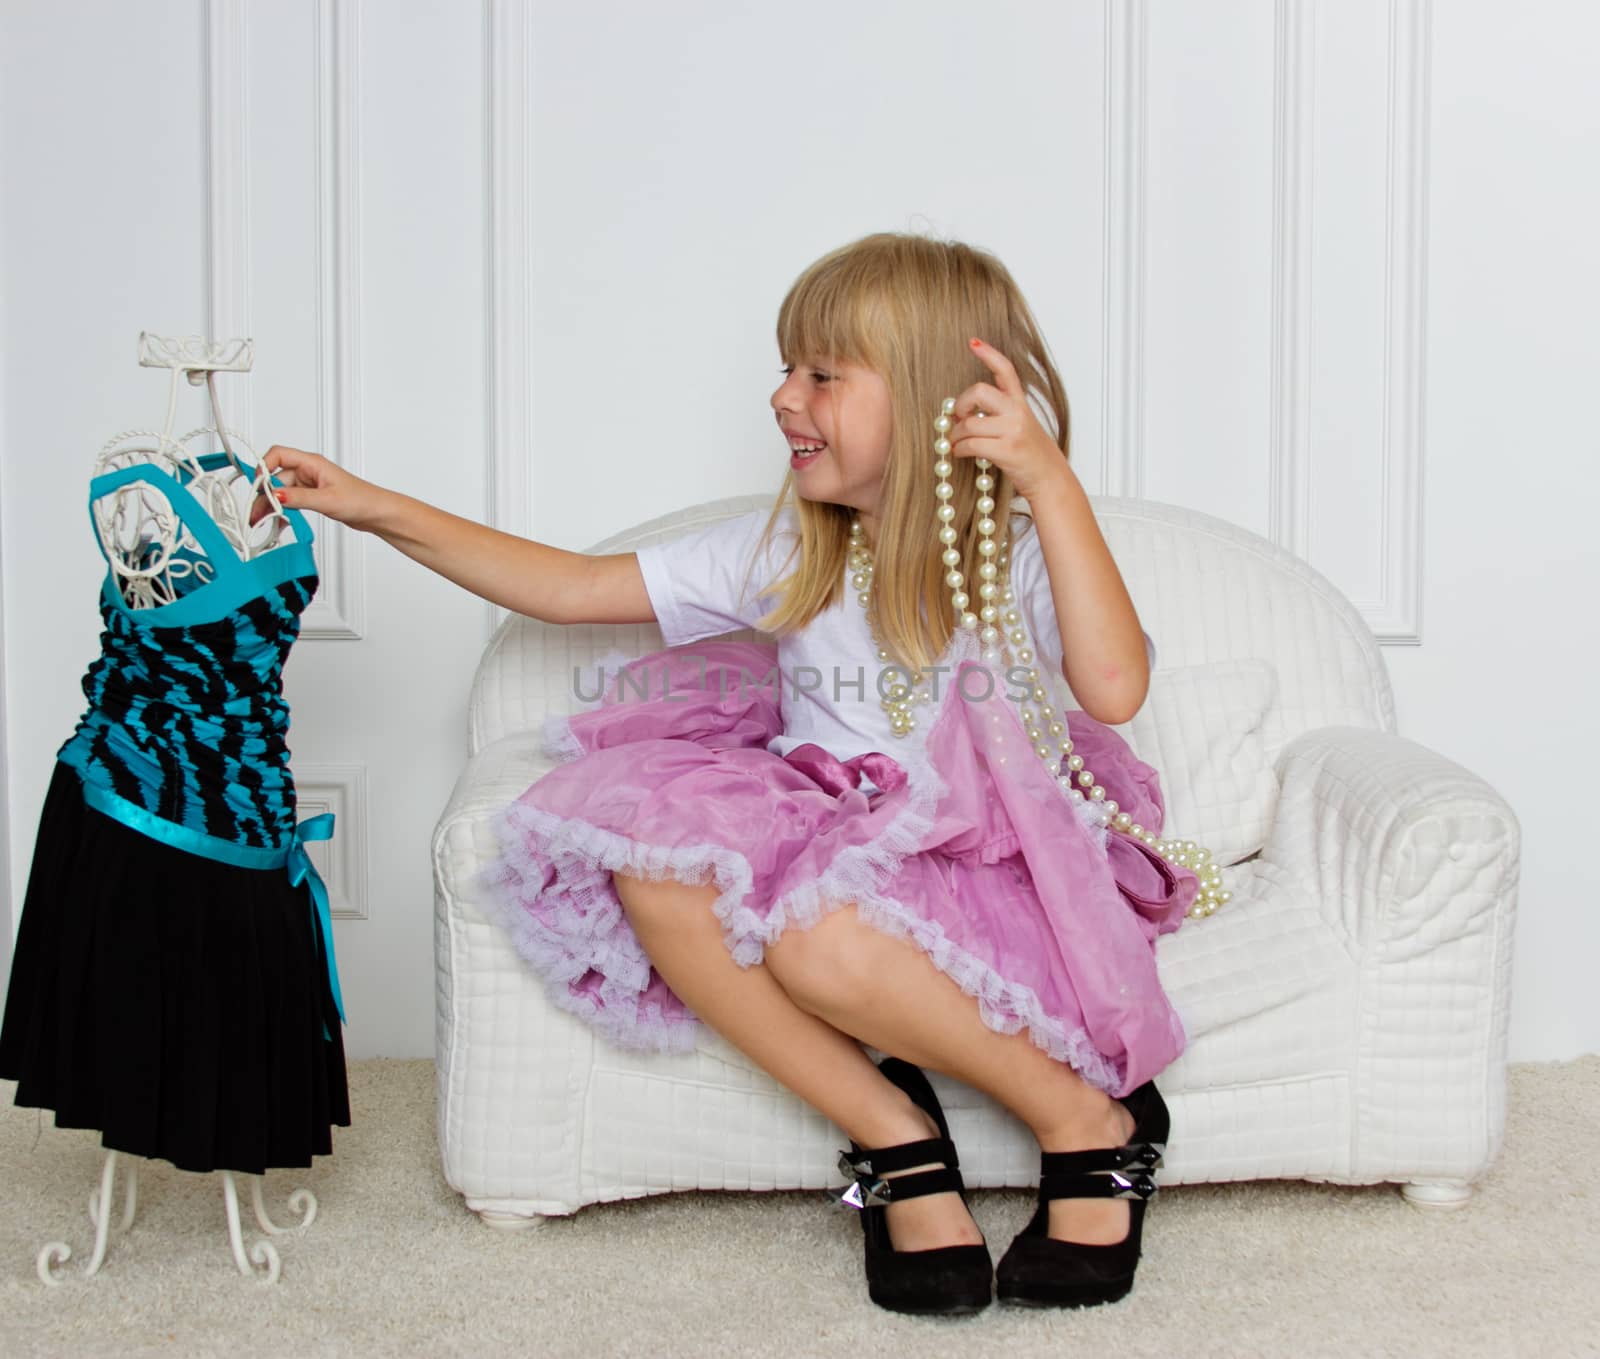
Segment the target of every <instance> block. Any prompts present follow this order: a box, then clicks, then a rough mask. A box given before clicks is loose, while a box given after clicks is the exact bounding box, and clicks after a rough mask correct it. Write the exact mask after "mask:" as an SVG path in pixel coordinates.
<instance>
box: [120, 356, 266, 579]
mask: <svg viewBox="0 0 1600 1359" xmlns="http://www.w3.org/2000/svg"><path fill="white" fill-rule="evenodd" d="M139 338H140V345H141V353H140V363H141V364H144V365H145V366H152V367H153V366H159V367H169V368H170V369H171V372H172V381H171V384H170V386H169V388H168V394H167V414H166V421H165V424H164V426H163V428H162V429H160V430H154V429H132V430H124V431H123V432H122V433H120V434H117V435H114V436H113V437H112V438H111V439H110V440H109V441H108V442H107V443H106V444H105V446H104V447H103V448H101V450H100V452H99V454H98V455H97V456H96V458H95V462H94V470H93V475H94V476H96V477H99V476H103V475H105V474H106V473H109V472H117V471H121V470H122V469H123V468H127V467H134V466H155V467H157V468H159V469H160V470H162V471H165V472H168V473H170V474H172V475H173V476H174V477H175V478H176V479H177V480H178V481H179V482H180V483H182V484H183V485H184V488H185V491H186V492H187V494H188V495H190V496H191V497H193V499H194V501H195V502H196V503H197V504H198V506H199V508H200V510H201V511H202V512H203V513H204V514H205V515H206V517H207V518H208V519H210V520H211V522H212V523H214V524H215V525H216V526H217V528H218V529H219V530H221V532H222V536H223V537H224V538H225V539H226V540H227V541H228V543H229V545H230V546H231V547H232V548H233V550H234V551H235V552H236V553H237V554H238V556H239V559H240V560H241V561H250V560H252V559H253V558H255V557H259V556H260V555H261V554H262V553H263V552H269V551H271V550H272V549H273V548H274V547H277V546H279V545H280V543H283V542H286V541H292V535H293V530H292V528H291V527H290V525H289V519H288V515H287V514H286V512H285V511H284V509H283V507H282V506H281V505H279V504H278V502H277V500H276V499H275V498H274V497H273V496H272V495H271V494H270V493H269V488H270V486H271V478H270V475H269V474H268V472H267V470H266V468H264V467H263V466H262V465H261V460H260V458H259V457H258V456H257V455H256V451H255V448H254V447H253V446H252V445H251V443H250V441H249V440H248V439H247V438H246V437H245V436H244V435H243V434H242V433H240V432H239V431H238V430H235V429H230V428H228V426H227V423H226V422H225V420H224V419H223V416H222V405H221V402H220V400H219V399H218V396H217V386H216V374H217V371H218V370H219V369H221V370H223V371H234V372H243V371H247V370H248V369H249V367H250V364H251V362H252V355H251V352H250V349H249V346H250V341H248V340H246V341H229V342H225V343H224V344H219V345H207V344H206V343H205V342H204V341H199V340H197V339H195V338H191V339H190V340H188V341H184V342H174V341H170V340H165V339H164V338H163V337H160V336H150V335H149V334H148V333H146V334H141V335H140V337H139ZM199 346H203V348H200V347H199ZM239 346H244V347H245V348H243V349H242V350H241V349H240V348H238V347H239ZM152 356H154V357H152ZM180 376H187V377H188V379H189V381H190V382H191V383H192V384H194V385H199V384H200V383H202V382H203V383H204V384H205V385H206V390H207V393H208V395H209V397H210V399H211V411H212V416H213V423H212V424H211V425H203V426H201V427H199V428H198V429H192V430H190V431H189V432H188V433H187V434H185V435H183V436H182V438H181V439H174V438H173V437H172V426H173V421H174V418H175V417H176V414H177V405H178V380H179V377H180ZM197 439H204V440H205V444H204V445H202V446H201V447H200V448H199V449H196V448H194V447H191V445H192V444H193V443H194V441H195V440H197ZM146 440H147V441H149V442H145V441H146ZM213 441H215V443H220V444H221V445H222V451H223V453H224V455H225V457H226V461H225V462H224V463H223V464H222V466H220V467H217V468H214V469H211V470H209V471H208V470H207V469H206V468H205V467H204V465H203V464H202V462H201V456H202V454H209V453H210V452H212V451H213V448H214V442H213ZM235 445H238V446H241V447H243V448H244V449H245V450H247V451H248V453H249V455H250V457H249V460H250V463H251V464H253V465H254V470H253V471H252V470H251V468H250V466H247V465H246V463H245V462H244V461H243V460H242V459H241V458H240V456H239V453H238V452H237V450H236V447H235ZM258 502H259V503H262V504H264V505H265V506H266V507H267V513H266V514H264V515H263V516H262V518H261V519H260V520H259V521H258V522H257V523H256V524H254V525H252V524H251V523H250V512H251V508H252V506H253V505H255V504H256V503H258ZM93 516H94V524H95V531H96V532H97V533H98V534H99V537H100V542H101V546H102V547H103V548H104V549H105V554H106V560H107V562H108V563H109V564H110V567H111V571H112V574H113V575H114V576H115V577H116V580H117V586H118V589H119V590H120V592H121V594H122V598H123V601H124V602H125V603H126V604H127V605H128V607H129V608H134V609H149V608H159V607H160V606H161V605H163V604H170V603H172V602H173V601H174V600H176V599H177V598H178V597H179V596H180V595H181V594H183V593H184V592H185V591H186V590H187V589H190V588H193V587H194V586H195V585H198V584H205V583H206V582H207V581H209V580H211V579H213V578H214V577H215V574H216V567H215V565H214V564H213V563H212V562H210V561H209V559H208V558H207V556H206V552H205V549H204V548H203V547H202V546H201V545H200V543H199V542H198V541H196V539H195V537H194V535H193V534H192V533H191V532H190V531H189V529H188V527H187V526H186V525H185V524H184V522H183V520H182V519H181V518H180V517H179V515H178V512H177V510H176V509H175V507H174V506H173V504H172V502H171V500H170V499H169V498H168V496H167V494H166V492H164V491H163V490H162V489H161V488H160V487H158V486H155V485H153V484H151V483H149V482H140V481H133V482H129V483H127V484H126V485H124V486H121V487H118V488H117V489H116V490H114V491H110V492H108V493H107V494H105V495H103V496H101V497H99V498H98V499H97V500H95V502H94V504H93ZM286 529H288V530H289V535H290V536H289V537H288V538H285V536H284V531H285V530H286Z"/></svg>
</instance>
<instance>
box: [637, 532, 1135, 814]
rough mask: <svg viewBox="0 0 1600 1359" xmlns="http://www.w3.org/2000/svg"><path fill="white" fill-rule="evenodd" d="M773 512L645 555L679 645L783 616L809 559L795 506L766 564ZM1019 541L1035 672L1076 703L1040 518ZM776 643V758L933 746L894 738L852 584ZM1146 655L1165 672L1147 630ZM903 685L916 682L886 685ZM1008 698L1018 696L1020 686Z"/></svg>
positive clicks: (920, 731) (1020, 602)
mask: <svg viewBox="0 0 1600 1359" xmlns="http://www.w3.org/2000/svg"><path fill="white" fill-rule="evenodd" d="M768 513H769V511H767V510H764V509H758V510H752V511H750V512H749V513H747V514H742V515H736V516H734V517H731V518H728V519H722V520H719V521H718V522H716V523H714V524H708V525H707V526H705V527H704V528H701V529H697V530H694V531H693V532H690V533H686V534H683V535H682V536H680V537H678V538H675V539H673V540H672V541H670V542H665V543H656V544H652V545H650V546H648V547H642V548H640V549H639V550H638V553H637V557H638V561H639V570H640V572H641V573H642V574H643V576H644V583H645V590H646V592H647V593H648V594H649V596H650V603H651V607H652V608H653V609H654V610H655V615H656V621H657V622H658V623H659V625H660V627H661V635H662V638H663V640H664V641H665V642H666V644H667V645H668V646H684V645H687V644H689V643H691V642H698V641H703V640H704V639H706V638H709V637H720V636H721V635H722V634H724V633H727V632H732V631H734V630H736V629H739V628H753V627H755V626H756V625H757V620H758V619H759V618H760V617H761V616H762V615H763V614H765V613H768V612H770V611H771V609H772V608H773V606H774V604H775V602H776V596H774V595H772V594H770V593H764V592H767V591H769V587H770V586H771V585H773V584H774V583H775V582H776V581H777V580H778V579H779V578H780V577H782V576H787V575H789V574H791V573H792V572H793V571H794V570H795V568H796V566H797V565H798V557H796V558H795V560H794V561H790V562H788V563H787V564H786V559H787V558H788V557H789V554H790V550H791V547H792V546H793V544H794V543H795V542H796V541H797V539H798V534H799V530H798V528H797V515H796V512H795V510H794V509H793V507H792V506H785V507H784V509H783V511H782V513H781V514H780V515H779V517H778V522H777V523H776V524H775V525H774V527H773V533H772V540H771V542H770V543H769V544H768V547H767V550H766V552H765V554H764V555H763V558H762V560H761V561H760V562H759V563H754V557H755V549H756V546H757V544H758V541H759V539H760V537H761V530H762V528H763V526H764V525H765V524H766V521H767V516H768ZM1010 536H1011V545H1010V559H1011V581H1012V589H1013V591H1014V592H1015V594H1016V597H1017V607H1018V609H1019V610H1020V611H1021V613H1022V618H1023V623H1024V626H1025V627H1026V628H1027V631H1028V636H1029V637H1031V638H1032V639H1033V642H1034V647H1035V650H1036V652H1037V660H1036V662H1035V664H1036V665H1037V666H1038V668H1039V670H1040V673H1041V674H1043V675H1045V676H1046V677H1047V678H1046V684H1045V687H1046V688H1047V689H1048V690H1050V691H1051V692H1052V693H1054V694H1057V695H1067V694H1070V690H1069V689H1068V688H1067V685H1066V682H1065V680H1063V679H1062V678H1061V661H1062V647H1061V632H1060V629H1059V628H1058V626H1057V624H1056V612H1055V605H1054V602H1053V600H1052V598H1051V594H1050V579H1049V576H1048V574H1047V571H1046V568H1045V562H1044V556H1043V554H1042V552H1041V551H1040V549H1039V540H1038V535H1037V534H1035V532H1034V530H1033V521H1032V520H1031V519H1030V518H1029V517H1028V516H1027V515H1024V514H1020V513H1019V514H1016V515H1014V516H1013V519H1012V529H1011V535H1010ZM752 563H754V565H755V569H754V570H751V571H748V577H747V570H748V568H749V567H750V566H751V564H752ZM776 641H777V645H778V679H779V686H780V687H779V695H780V697H779V705H780V709H781V711H782V714H783V732H782V734H781V735H779V736H775V737H774V738H773V739H772V740H771V741H769V742H768V743H767V749H768V750H770V751H772V752H773V753H774V754H777V755H786V754H788V752H789V751H791V750H793V749H794V748H795V747H796V746H800V745H804V744H806V743H807V742H814V743H815V744H816V745H819V746H821V747H822V748H823V749H824V750H826V751H828V752H829V753H830V754H831V755H833V756H835V757H836V758H837V759H840V760H848V759H851V758H853V757H854V756H856V755H860V754H862V753H863V752H864V751H869V750H877V751H882V752H883V753H885V754H887V755H891V756H892V755H893V754H894V753H895V750H896V749H897V748H900V749H903V748H904V747H905V744H906V742H907V741H915V740H918V739H919V738H922V739H925V738H926V732H927V725H928V723H927V722H926V721H923V722H920V723H919V724H918V726H917V728H916V729H915V730H914V731H913V733H912V734H911V735H910V736H908V737H897V736H895V735H894V733H893V731H892V730H891V729H890V726H889V715H888V714H887V713H886V712H885V711H884V710H883V707H882V702H881V699H880V698H879V695H878V677H879V675H880V673H881V672H882V671H884V670H885V668H886V666H887V663H886V662H881V661H879V660H878V647H877V643H876V642H874V641H873V639H872V634H871V631H870V630H869V629H868V627H867V615H866V610H865V609H863V608H862V607H861V603H860V601H859V600H857V598H856V592H855V590H853V589H852V588H850V585H849V582H848V581H846V583H845V590H844V598H843V599H842V600H841V602H840V603H838V604H835V605H833V606H832V607H830V608H828V609H825V610H824V611H823V612H822V613H820V614H819V615H817V617H816V618H814V619H813V620H812V621H811V623H810V624H809V625H807V626H806V627H805V628H804V629H802V630H801V631H800V632H797V633H792V634H790V635H789V636H786V637H779V638H777V639H776ZM1145 651H1146V654H1147V655H1148V656H1149V659H1150V665H1151V668H1152V669H1153V668H1154V667H1155V644H1154V643H1153V642H1152V641H1151V640H1150V634H1149V633H1145ZM762 678H763V677H762V676H760V675H752V676H750V678H749V681H748V682H749V683H750V684H752V685H757V684H760V682H761V680H762ZM895 678H900V679H904V676H903V675H897V676H894V677H889V676H885V678H884V680H883V684H884V688H885V689H887V688H888V686H889V685H890V684H891V683H893V682H894V679H895ZM1052 680H1053V682H1052ZM953 682H954V676H953V674H952V673H951V671H950V670H949V669H948V668H946V669H945V670H943V671H940V672H938V673H937V674H936V675H935V676H934V679H933V683H934V684H935V685H936V686H937V687H936V689H935V695H936V697H938V698H942V697H943V695H944V694H945V693H946V692H948V686H949V685H950V684H951V683H953ZM1002 692H1006V693H1011V692H1015V690H1014V688H1012V687H1008V688H1007V689H1005V690H1003V691H1002ZM1057 706H1058V707H1062V706H1067V705H1065V704H1064V703H1058V704H1057ZM861 784H862V788H863V791H865V792H868V793H873V792H876V791H878V790H877V788H876V787H875V786H874V785H873V783H872V781H871V780H870V779H868V778H867V777H866V776H865V775H864V774H863V775H862V779H861Z"/></svg>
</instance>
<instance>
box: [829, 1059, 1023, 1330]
mask: <svg viewBox="0 0 1600 1359" xmlns="http://www.w3.org/2000/svg"><path fill="white" fill-rule="evenodd" d="M878 1070H879V1071H881V1072H883V1074H884V1075H885V1076H887V1077H888V1078H889V1079H890V1080H891V1081H893V1082H894V1083H895V1084H896V1085H898V1086H899V1087H900V1088H901V1089H902V1090H904V1091H905V1092H906V1094H908V1095H910V1096H911V1098H912V1099H913V1100H914V1101H915V1102H916V1104H917V1105H918V1107H919V1108H921V1109H924V1110H926V1111H927V1113H928V1114H929V1115H930V1116H931V1117H932V1118H933V1121H934V1122H935V1123H936V1124H937V1125H938V1127H939V1135H938V1137H930V1138H927V1139H925V1140H923V1141H920V1142H901V1143H899V1144H898V1145H896V1146H892V1147H865V1148H864V1147H859V1146H857V1145H856V1144H855V1142H854V1141H852V1142H851V1143H850V1150H849V1151H847V1152H843V1151H842V1152H840V1153H839V1171H840V1173H841V1174H843V1175H845V1176H847V1177H849V1178H851V1179H853V1180H854V1181H855V1183H853V1184H852V1185H851V1186H850V1187H849V1188H848V1189H846V1190H845V1191H844V1192H843V1193H842V1194H839V1195H838V1196H837V1202H839V1203H840V1204H844V1205H848V1206H849V1207H851V1208H855V1209H858V1210H860V1213H861V1230H862V1233H863V1234H864V1235H865V1237H866V1247H865V1249H866V1266H867V1292H868V1294H869V1295H870V1296H871V1298H872V1300H873V1302H875V1303H877V1304H878V1306H879V1307H886V1308H888V1309H889V1310H890V1311H893V1312H915V1313H922V1314H928V1313H940V1314H945V1315H953V1316H959V1315H964V1314H968V1313H972V1312H977V1311H979V1310H981V1309H982V1308H984V1307H987V1306H988V1305H989V1299H990V1297H991V1296H992V1294H993V1291H994V1257H993V1256H991V1255H990V1254H989V1244H988V1242H987V1241H985V1242H984V1243H983V1244H982V1245H977V1246H939V1247H936V1248H935V1249H933V1250H907V1251H899V1250H896V1249H895V1248H894V1246H893V1245H892V1244H891V1242H890V1239H889V1224H888V1221H887V1220H886V1213H885V1209H884V1206H883V1205H886V1204H889V1203H900V1202H902V1201H903V1200H905V1199H915V1198H921V1197H922V1195H924V1194H941V1193H946V1192H948V1191H951V1190H954V1191H955V1192H956V1193H958V1194H961V1202H962V1203H963V1204H965V1203H966V1201H967V1199H966V1194H965V1193H964V1192H963V1191H964V1190H965V1188H966V1186H965V1184H964V1183H963V1182H962V1179H961V1171H960V1169H959V1162H958V1161H957V1159H956V1148H955V1143H953V1142H952V1141H951V1140H950V1128H949V1125H948V1124H947V1123H946V1122H945V1119H944V1110H943V1109H941V1108H940V1107H939V1097H938V1096H937V1095H936V1094H934V1092H933V1086H931V1085H930V1084H929V1083H928V1078H927V1077H926V1076H925V1075H923V1074H922V1070H921V1068H920V1067H915V1066H913V1065H912V1064H911V1063H910V1062H904V1061H901V1060H900V1058H898V1057H888V1058H885V1059H884V1060H883V1061H882V1062H881V1063H879V1065H878ZM932 1161H943V1162H944V1167H945V1168H944V1169H943V1170H924V1171H921V1172H919V1173H917V1174H915V1175H897V1176H895V1178H893V1179H885V1178H884V1176H885V1175H887V1174H888V1173H890V1172H892V1171H896V1170H903V1169H904V1168H905V1167H907V1166H920V1165H927V1164H928V1163H929V1162H932Z"/></svg>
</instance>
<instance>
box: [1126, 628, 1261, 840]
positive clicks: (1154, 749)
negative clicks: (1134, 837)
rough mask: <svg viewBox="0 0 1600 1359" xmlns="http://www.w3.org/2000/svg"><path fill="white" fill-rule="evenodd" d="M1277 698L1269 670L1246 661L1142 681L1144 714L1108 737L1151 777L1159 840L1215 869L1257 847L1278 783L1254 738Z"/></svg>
mask: <svg viewBox="0 0 1600 1359" xmlns="http://www.w3.org/2000/svg"><path fill="white" fill-rule="evenodd" d="M1277 697H1278V672H1277V669H1276V668H1275V667H1274V666H1273V665H1272V664H1271V662H1269V661H1264V660H1260V659H1258V658H1254V657H1250V658H1245V659H1240V660H1228V661H1213V662H1211V663H1210V664H1207V665H1183V666H1174V667H1172V668H1169V669H1165V670H1154V671H1152V672H1151V673H1150V691H1149V693H1148V694H1147V695H1146V697H1145V701H1144V705H1143V706H1142V707H1141V708H1140V709H1139V711H1138V712H1137V713H1135V714H1134V716H1133V719H1132V720H1131V721H1129V722H1124V723H1122V724H1121V725H1120V726H1115V727H1113V728H1112V730H1113V731H1116V732H1118V733H1120V734H1121V735H1122V737H1123V739H1124V740H1126V741H1127V742H1128V744H1129V745H1130V746H1132V747H1133V750H1134V753H1135V754H1137V755H1138V757H1139V758H1140V759H1141V760H1143V761H1145V763H1147V764H1151V765H1154V766H1155V768H1156V769H1157V770H1158V771H1159V773H1160V776H1161V792H1162V795H1163V798H1164V799H1165V802H1166V822H1165V824H1164V826H1163V827H1162V834H1163V835H1166V836H1169V837H1174V838H1181V839H1184V840H1194V841H1197V842H1198V843H1199V844H1201V845H1203V846H1205V848H1207V849H1209V850H1210V851H1211V854H1212V857H1213V858H1214V859H1215V861H1216V862H1218V863H1220V864H1224V865H1226V864H1231V863H1237V862H1238V861H1239V860H1240V859H1244V858H1248V857H1249V856H1250V855H1252V854H1254V853H1255V852H1256V851H1257V850H1258V849H1260V848H1261V847H1262V846H1263V845H1264V844H1265V843H1266V839H1267V830H1268V827H1269V826H1270V825H1271V824H1272V815H1273V811H1274V809H1275V808H1276V807H1277V803H1278V777H1277V774H1276V773H1275V772H1274V769H1273V765H1272V762H1271V760H1270V759H1269V758H1268V755H1267V748H1266V744H1265V742H1264V741H1263V739H1262V729H1263V724H1264V723H1265V720H1266V717H1267V714H1268V712H1269V711H1270V710H1271V709H1272V707H1273V705H1274V703H1276V701H1277Z"/></svg>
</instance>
